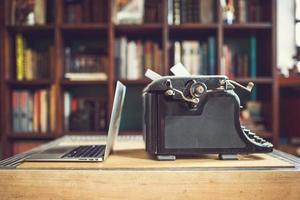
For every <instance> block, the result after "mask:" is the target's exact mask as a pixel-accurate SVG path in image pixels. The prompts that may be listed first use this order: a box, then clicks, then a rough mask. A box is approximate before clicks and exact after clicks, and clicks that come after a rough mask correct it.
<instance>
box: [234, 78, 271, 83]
mask: <svg viewBox="0 0 300 200" xmlns="http://www.w3.org/2000/svg"><path fill="white" fill-rule="evenodd" d="M233 80H235V81H237V82H239V83H247V82H250V81H251V82H254V83H260V84H272V83H273V78H272V77H257V78H248V77H247V78H243V77H236V78H233Z"/></svg>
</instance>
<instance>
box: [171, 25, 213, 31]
mask: <svg viewBox="0 0 300 200" xmlns="http://www.w3.org/2000/svg"><path fill="white" fill-rule="evenodd" d="M217 28H218V24H217V23H207V24H201V23H199V24H196V23H187V24H179V25H169V29H170V31H172V30H217Z"/></svg>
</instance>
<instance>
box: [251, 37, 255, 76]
mask: <svg viewBox="0 0 300 200" xmlns="http://www.w3.org/2000/svg"><path fill="white" fill-rule="evenodd" d="M250 77H251V78H252V79H254V78H256V37H255V36H251V38H250Z"/></svg>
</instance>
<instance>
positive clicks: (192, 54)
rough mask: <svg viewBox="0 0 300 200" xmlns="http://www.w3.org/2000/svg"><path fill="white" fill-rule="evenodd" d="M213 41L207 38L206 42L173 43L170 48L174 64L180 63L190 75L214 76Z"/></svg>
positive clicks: (211, 38)
mask: <svg viewBox="0 0 300 200" xmlns="http://www.w3.org/2000/svg"><path fill="white" fill-rule="evenodd" d="M214 40H215V39H214V37H208V39H207V41H205V40H204V41H203V40H202V41H198V40H183V41H174V42H173V45H172V46H173V47H172V48H171V49H172V51H173V61H174V64H175V63H178V62H181V63H182V64H183V65H184V66H185V67H186V69H187V70H188V71H189V72H190V73H191V74H192V75H198V74H201V75H207V74H209V73H213V74H214V73H215V71H216V61H215V56H216V52H215V49H216V47H215V45H216V44H215V41H214ZM212 59H214V60H212ZM209 61H210V63H209Z"/></svg>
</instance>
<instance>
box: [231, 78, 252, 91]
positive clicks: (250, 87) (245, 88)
mask: <svg viewBox="0 0 300 200" xmlns="http://www.w3.org/2000/svg"><path fill="white" fill-rule="evenodd" d="M226 82H229V83H231V84H233V85H236V86H238V87H240V88H242V89H244V90H246V91H248V92H251V90H252V89H253V86H254V83H253V82H249V83H248V84H247V86H246V87H245V86H243V85H241V84H239V83H238V82H236V81H233V80H226Z"/></svg>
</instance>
